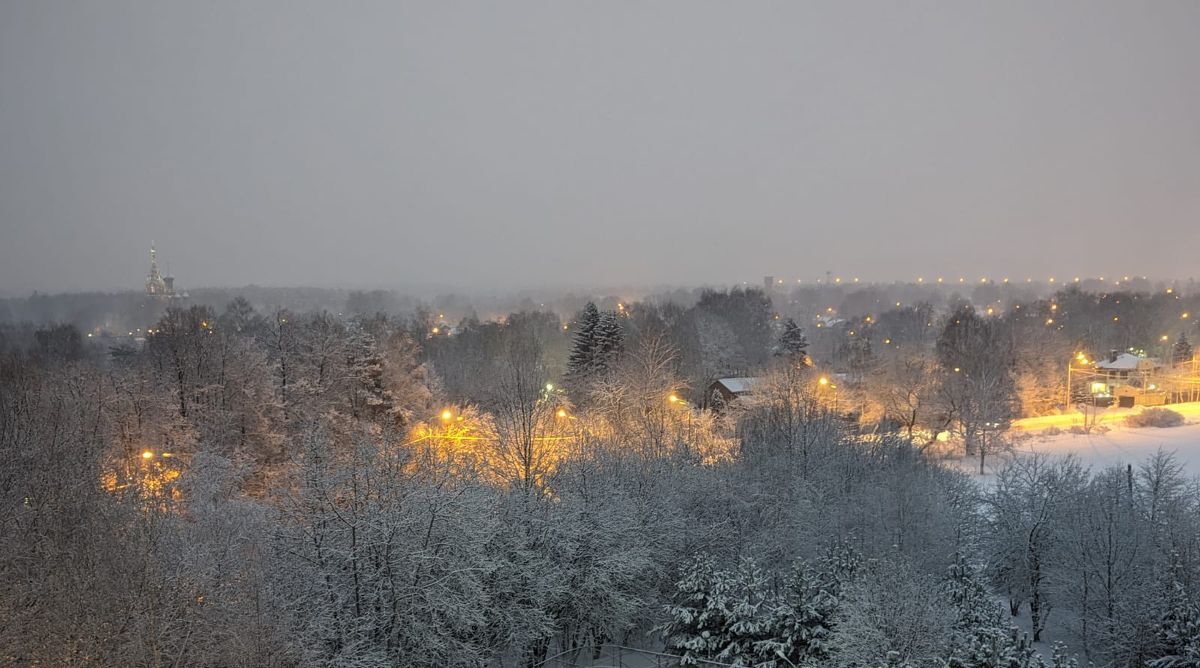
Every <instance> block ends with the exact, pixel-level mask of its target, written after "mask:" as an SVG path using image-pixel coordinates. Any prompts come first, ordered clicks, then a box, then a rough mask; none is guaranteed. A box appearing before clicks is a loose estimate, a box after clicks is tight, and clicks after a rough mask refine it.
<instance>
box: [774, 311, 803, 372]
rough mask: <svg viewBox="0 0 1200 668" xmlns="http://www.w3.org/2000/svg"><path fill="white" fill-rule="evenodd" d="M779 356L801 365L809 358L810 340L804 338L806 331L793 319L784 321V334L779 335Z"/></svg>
mask: <svg viewBox="0 0 1200 668" xmlns="http://www.w3.org/2000/svg"><path fill="white" fill-rule="evenodd" d="M777 354H778V355H780V356H782V357H788V358H793V359H794V360H795V361H796V362H797V363H800V364H803V363H804V361H805V360H806V359H807V358H808V339H807V338H806V337H805V336H804V330H803V329H801V328H800V325H797V324H796V321H795V320H794V319H792V318H788V319H787V320H784V321H783V332H782V333H780V335H779V348H778V350H777Z"/></svg>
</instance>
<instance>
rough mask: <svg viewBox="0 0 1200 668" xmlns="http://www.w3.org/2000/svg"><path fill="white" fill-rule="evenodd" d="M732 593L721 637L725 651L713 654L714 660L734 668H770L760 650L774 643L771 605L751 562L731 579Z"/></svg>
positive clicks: (760, 575)
mask: <svg viewBox="0 0 1200 668" xmlns="http://www.w3.org/2000/svg"><path fill="white" fill-rule="evenodd" d="M732 585H733V588H732V591H731V592H730V596H729V599H728V600H729V606H728V611H729V621H728V625H727V627H726V629H725V633H723V634H721V635H722V637H723V640H724V642H725V645H724V647H722V648H721V650H720V651H719V652H717V654H716V657H715V658H716V660H717V661H721V662H723V663H730V664H733V665H735V666H741V665H746V666H761V667H762V668H773V667H774V666H775V662H774V661H772V660H770V656H771V655H770V654H767V657H766V658H767V662H763V661H762V659H763V658H764V657H763V656H762V654H763V653H762V652H760V648H762V647H763V645H762V644H763V643H770V642H772V641H773V640H774V638H773V636H772V633H773V631H774V630H775V629H774V628H773V626H774V625H773V623H772V622H773V621H774V620H773V619H772V616H771V614H770V612H771V608H772V607H773V602H772V601H771V600H770V599H769V594H768V589H767V579H766V576H765V575H764V574H763V571H762V568H760V567H759V566H758V564H756V563H755V562H754V561H753V560H751V559H743V560H742V563H741V566H740V567H739V568H738V572H737V573H736V574H734V575H733V576H732Z"/></svg>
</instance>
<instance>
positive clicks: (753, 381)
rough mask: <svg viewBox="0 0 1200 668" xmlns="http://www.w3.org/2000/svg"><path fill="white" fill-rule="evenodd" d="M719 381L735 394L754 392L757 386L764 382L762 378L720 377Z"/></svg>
mask: <svg viewBox="0 0 1200 668" xmlns="http://www.w3.org/2000/svg"><path fill="white" fill-rule="evenodd" d="M717 382H718V383H720V384H722V385H724V386H725V389H727V390H729V391H730V392H732V393H734V394H746V393H748V392H753V391H754V388H755V386H757V385H758V384H759V383H761V382H762V379H761V378H718V379H717Z"/></svg>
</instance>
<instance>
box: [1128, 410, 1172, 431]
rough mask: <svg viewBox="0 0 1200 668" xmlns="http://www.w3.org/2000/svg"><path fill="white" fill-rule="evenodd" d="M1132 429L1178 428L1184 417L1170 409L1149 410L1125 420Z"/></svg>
mask: <svg viewBox="0 0 1200 668" xmlns="http://www.w3.org/2000/svg"><path fill="white" fill-rule="evenodd" d="M1125 422H1126V424H1128V425H1129V426H1130V427H1178V426H1179V425H1181V424H1183V416H1182V415H1180V414H1179V413H1176V412H1175V411H1173V410H1171V409H1170V408H1147V409H1145V410H1143V411H1142V412H1140V413H1134V414H1133V415H1130V416H1129V417H1127V418H1125Z"/></svg>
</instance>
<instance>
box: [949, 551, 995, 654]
mask: <svg viewBox="0 0 1200 668" xmlns="http://www.w3.org/2000/svg"><path fill="white" fill-rule="evenodd" d="M942 592H943V593H944V594H945V596H946V599H947V601H948V602H949V603H950V604H951V605H953V606H954V609H955V610H956V611H957V613H958V617H957V619H956V620H955V628H956V630H958V631H959V632H961V633H962V634H964V635H978V634H980V633H992V632H993V631H995V630H997V629H1001V630H1003V629H1004V627H1005V626H1006V624H1005V623H1004V617H1003V614H1002V612H1001V610H1000V606H999V605H998V604H997V603H996V602H995V601H994V600H992V597H991V595H990V594H988V590H987V587H986V586H985V585H984V582H983V578H982V577H981V575H980V574H979V570H978V569H977V568H975V567H974V566H972V565H971V563H970V562H968V561H967V560H966V558H965V557H963V556H962V555H961V554H960V555H959V556H958V559H957V560H956V561H955V562H954V564H952V565H951V566H950V568H949V569H948V573H947V574H946V581H945V582H944V583H942Z"/></svg>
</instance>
